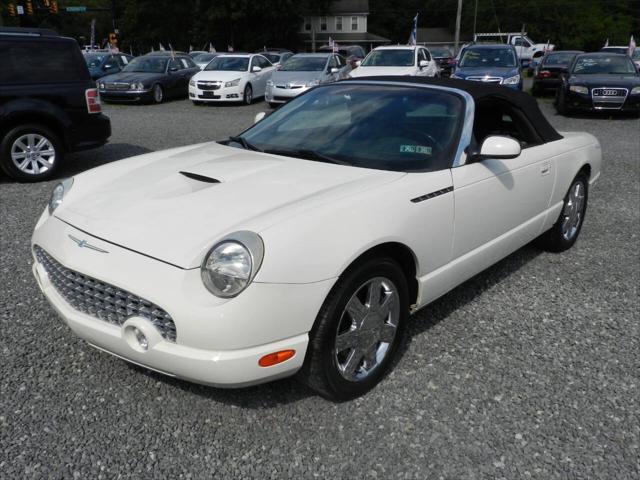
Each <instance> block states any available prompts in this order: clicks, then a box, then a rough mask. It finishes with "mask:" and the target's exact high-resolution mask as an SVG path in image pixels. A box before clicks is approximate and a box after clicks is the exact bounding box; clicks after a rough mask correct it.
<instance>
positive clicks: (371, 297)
mask: <svg viewBox="0 0 640 480" xmlns="http://www.w3.org/2000/svg"><path fill="white" fill-rule="evenodd" d="M381 291H382V282H380V281H379V280H375V281H373V282H371V284H370V285H369V292H368V294H367V306H368V307H369V308H373V309H377V308H379V307H380V292H381Z"/></svg>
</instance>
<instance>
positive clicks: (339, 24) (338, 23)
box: [336, 17, 342, 32]
mask: <svg viewBox="0 0 640 480" xmlns="http://www.w3.org/2000/svg"><path fill="white" fill-rule="evenodd" d="M336 30H337V31H338V32H339V31H341V30H342V17H336Z"/></svg>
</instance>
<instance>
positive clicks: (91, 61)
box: [84, 53, 106, 68]
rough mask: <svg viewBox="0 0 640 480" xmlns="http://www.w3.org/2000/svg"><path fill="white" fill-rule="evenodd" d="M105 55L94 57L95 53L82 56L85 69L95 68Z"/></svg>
mask: <svg viewBox="0 0 640 480" xmlns="http://www.w3.org/2000/svg"><path fill="white" fill-rule="evenodd" d="M105 57H106V55H96V54H95V53H93V54H90V55H85V56H84V61H85V62H87V67H89V68H97V67H99V66H100V65H101V64H102V60H104V58H105Z"/></svg>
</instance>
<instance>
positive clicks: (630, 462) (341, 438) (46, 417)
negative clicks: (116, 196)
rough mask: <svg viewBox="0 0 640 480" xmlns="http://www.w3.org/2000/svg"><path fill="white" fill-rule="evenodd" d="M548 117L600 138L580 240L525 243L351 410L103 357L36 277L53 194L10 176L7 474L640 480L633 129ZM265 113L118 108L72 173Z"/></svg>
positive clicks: (4, 416)
mask: <svg viewBox="0 0 640 480" xmlns="http://www.w3.org/2000/svg"><path fill="white" fill-rule="evenodd" d="M542 104H543V108H544V111H545V112H546V113H547V114H548V115H549V117H550V119H551V121H552V122H553V124H554V125H556V126H557V127H558V128H559V129H560V130H586V131H589V132H592V133H594V134H595V135H596V136H597V137H598V138H599V139H600V141H601V142H602V147H603V153H604V165H603V175H602V179H601V181H600V182H599V184H598V185H597V186H596V188H595V189H594V190H593V191H592V192H591V193H592V195H591V197H590V204H589V211H588V214H587V217H586V223H585V225H584V229H583V231H582V235H581V238H580V240H579V241H578V243H577V244H576V245H575V247H574V248H573V249H572V250H570V251H569V252H566V253H564V254H561V255H555V254H549V253H544V252H540V251H538V250H536V249H534V248H532V247H526V248H524V249H522V250H520V251H518V252H516V253H515V254H513V255H511V256H510V257H508V258H507V259H505V260H503V261H502V262H500V263H499V264H498V265H496V266H494V267H492V268H491V269H490V270H488V271H486V272H484V273H482V274H480V275H478V276H476V277H475V278H473V279H472V280H470V281H468V282H467V283H465V284H464V285H462V286H460V287H459V288H457V289H456V290H454V291H453V292H451V293H449V294H448V295H446V296H445V297H443V298H441V299H440V300H438V301H437V302H435V303H434V304H432V305H430V306H428V307H427V308H426V309H424V310H422V311H421V312H420V313H418V314H417V315H415V316H414V317H413V319H412V320H413V321H412V323H411V326H410V328H409V330H410V331H409V341H408V343H407V346H406V349H405V350H404V352H403V354H402V356H401V358H400V360H399V362H398V364H397V365H396V368H395V370H394V371H393V372H392V373H391V374H390V375H389V376H388V377H387V379H386V380H384V381H383V382H382V384H380V385H379V386H378V387H377V388H376V389H375V390H374V391H372V392H371V393H370V394H368V395H367V396H365V397H364V398H360V399H358V400H356V401H354V402H350V403H343V404H334V403H330V402H328V401H325V400H323V399H322V398H320V397H318V396H316V395H314V394H313V392H311V391H309V390H307V389H305V388H304V387H302V386H301V385H299V384H298V383H296V382H295V381H293V380H289V379H288V380H283V381H279V382H276V383H272V384H268V385H263V386H258V387H253V388H247V389H242V390H218V389H213V388H207V387H203V386H197V385H192V384H189V383H186V382H182V381H178V380H173V379H170V378H165V377H163V376H161V375H158V374H155V373H152V372H148V371H145V370H143V369H141V368H137V367H132V366H128V364H126V363H125V362H123V361H120V360H118V359H116V358H114V357H111V356H109V355H106V354H103V353H100V352H98V351H96V350H93V349H92V348H90V347H89V346H88V345H87V344H85V343H84V342H82V341H80V340H78V339H77V338H75V337H74V336H73V335H72V334H71V332H70V331H69V330H68V329H67V328H66V327H64V326H63V325H62V323H61V322H60V321H59V320H58V319H57V317H56V315H55V314H54V312H53V310H52V309H51V308H50V307H49V306H48V304H47V303H46V301H45V300H44V298H43V296H42V295H41V294H40V292H39V291H38V289H37V287H36V284H35V281H34V280H33V278H32V276H31V272H30V263H31V260H30V255H29V238H30V235H31V231H32V229H33V226H34V224H35V221H36V217H37V216H38V215H39V213H40V212H41V210H42V209H43V208H44V205H45V202H46V199H47V198H48V195H49V192H50V190H51V188H52V186H53V182H48V183H43V184H37V185H22V184H17V183H12V182H10V181H8V180H7V179H5V178H0V215H1V217H0V219H1V225H2V228H1V230H0V240H1V252H2V254H1V257H0V271H1V278H2V290H1V291H0V305H1V309H0V325H1V328H2V334H1V335H0V350H1V352H2V357H1V359H0V375H1V378H2V381H1V383H0V477H1V478H7V479H9V478H83V479H84V478H91V479H98V478H127V477H133V478H214V477H216V478H223V477H225V478H261V479H264V478H313V477H320V478H416V479H425V478H434V479H439V478H443V479H444V478H452V479H476V478H487V479H489V478H491V479H494V478H504V479H516V478H534V479H544V480H547V479H551V478H566V479H574V478H575V479H584V478H589V479H607V480H608V479H614V478H615V479H617V480H622V479H632V478H635V479H637V478H639V476H640V460H639V459H640V405H639V402H638V399H639V398H640V394H639V392H638V383H639V381H640V378H639V377H640V361H639V357H638V353H639V352H640V346H639V337H640V335H639V327H638V320H639V318H640V315H639V295H638V286H639V285H640V278H639V277H640V256H639V253H640V252H639V246H640V242H639V241H638V233H639V225H640V178H639V177H640V175H639V174H640V169H639V164H640V143H639V137H640V136H639V134H640V121H639V120H636V119H629V118H615V119H609V118H602V117H601V118H586V117H574V118H570V119H567V118H562V117H558V116H555V115H554V114H553V113H552V108H551V107H550V103H549V100H548V99H547V100H544V101H543V102H542ZM265 108H266V107H265V104H264V103H260V104H257V105H253V106H250V107H194V106H192V105H191V103H190V102H187V101H177V102H171V103H168V104H165V105H160V106H107V107H106V111H107V113H108V114H109V115H110V116H111V118H112V124H113V137H112V138H111V142H110V143H109V144H108V145H107V146H105V147H103V148H101V149H98V150H93V151H88V152H84V153H79V154H75V155H72V156H70V158H69V160H70V161H69V163H68V166H67V168H66V169H65V171H64V172H62V173H61V176H65V175H69V174H74V173H77V172H80V171H82V170H85V169H87V168H89V167H92V166H95V165H99V164H102V163H105V162H111V161H115V160H119V159H121V158H125V157H127V156H130V155H135V154H138V153H142V152H146V151H149V150H158V149H163V148H167V147H173V146H178V145H184V144H190V143H195V142H200V141H204V140H208V139H212V138H214V139H219V138H224V137H226V136H228V135H229V134H233V133H238V132H239V131H240V130H242V129H243V128H245V127H246V126H248V125H250V123H251V121H252V118H253V116H254V115H255V113H257V112H258V111H260V110H263V109H265Z"/></svg>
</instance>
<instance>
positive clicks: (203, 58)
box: [193, 53, 218, 63]
mask: <svg viewBox="0 0 640 480" xmlns="http://www.w3.org/2000/svg"><path fill="white" fill-rule="evenodd" d="M217 56H218V55H217V54H216V53H201V54H200V55H196V56H195V57H193V61H194V62H198V63H204V62H210V61H211V60H213V59H214V58H216V57H217Z"/></svg>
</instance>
